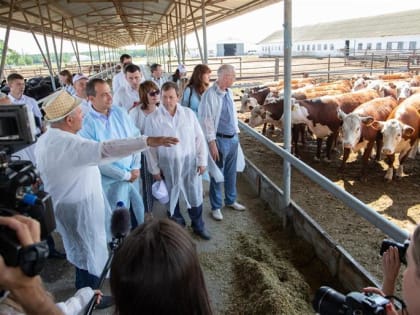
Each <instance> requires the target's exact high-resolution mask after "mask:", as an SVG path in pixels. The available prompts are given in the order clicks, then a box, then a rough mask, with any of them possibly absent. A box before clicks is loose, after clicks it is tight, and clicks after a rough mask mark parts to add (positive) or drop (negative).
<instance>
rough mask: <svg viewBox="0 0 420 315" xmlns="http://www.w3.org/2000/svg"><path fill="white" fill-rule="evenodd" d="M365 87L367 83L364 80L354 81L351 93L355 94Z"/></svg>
mask: <svg viewBox="0 0 420 315" xmlns="http://www.w3.org/2000/svg"><path fill="white" fill-rule="evenodd" d="M365 87H367V82H366V81H365V79H363V78H358V79H357V80H356V81H354V83H353V88H352V92H356V91H359V90H361V89H364V88H365Z"/></svg>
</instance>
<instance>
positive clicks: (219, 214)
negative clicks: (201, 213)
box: [211, 209, 223, 221]
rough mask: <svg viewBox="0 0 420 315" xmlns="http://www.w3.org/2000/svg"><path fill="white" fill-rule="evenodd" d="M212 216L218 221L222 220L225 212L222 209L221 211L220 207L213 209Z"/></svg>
mask: <svg viewBox="0 0 420 315" xmlns="http://www.w3.org/2000/svg"><path fill="white" fill-rule="evenodd" d="M211 216H212V217H213V219H215V220H216V221H222V220H223V214H222V211H220V209H215V210H212V211H211Z"/></svg>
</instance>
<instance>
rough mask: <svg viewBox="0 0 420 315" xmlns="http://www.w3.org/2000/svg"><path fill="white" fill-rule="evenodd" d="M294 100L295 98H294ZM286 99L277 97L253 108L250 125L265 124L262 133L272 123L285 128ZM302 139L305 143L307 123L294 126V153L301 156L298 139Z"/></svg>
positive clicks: (303, 143)
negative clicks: (284, 109) (284, 111)
mask: <svg viewBox="0 0 420 315" xmlns="http://www.w3.org/2000/svg"><path fill="white" fill-rule="evenodd" d="M292 102H294V100H293V99H292ZM283 106H284V99H283V98H280V97H279V98H277V99H272V100H271V102H268V103H266V104H264V105H257V106H255V107H254V108H253V109H252V110H251V117H250V119H249V125H250V126H251V127H252V128H255V127H258V126H260V125H262V124H264V127H263V130H262V134H263V135H265V134H266V125H267V124H272V125H274V126H276V127H278V128H283V121H282V119H283V108H284V107H283ZM299 137H300V139H301V143H302V145H305V138H306V125H305V124H297V125H293V126H292V153H294V154H295V155H297V156H299V150H298V141H299Z"/></svg>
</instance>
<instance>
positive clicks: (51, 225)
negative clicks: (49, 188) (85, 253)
mask: <svg viewBox="0 0 420 315" xmlns="http://www.w3.org/2000/svg"><path fill="white" fill-rule="evenodd" d="M32 116H33V114H32V113H31V112H29V111H28V109H27V106H26V105H10V106H6V105H2V106H0V196H1V200H0V215H1V216H12V215H15V214H21V215H25V216H29V217H32V218H34V219H36V220H37V221H38V222H39V223H40V226H41V239H43V241H41V242H39V243H36V244H33V245H31V246H25V247H22V246H21V244H20V242H19V240H18V239H17V237H16V233H15V231H13V230H11V229H9V228H7V227H5V226H0V255H1V256H2V257H3V259H4V261H5V263H6V265H8V266H20V267H21V269H22V271H23V272H24V273H25V274H26V275H27V276H35V275H37V274H39V273H40V272H41V270H42V268H43V266H44V263H45V260H46V258H47V257H48V245H47V242H46V241H45V240H44V239H45V238H46V237H47V236H48V235H49V234H50V233H51V232H52V231H53V230H54V229H55V219H54V212H53V205H52V200H51V196H50V195H49V194H48V193H46V192H44V191H43V190H42V189H40V188H39V187H40V183H41V180H40V177H39V173H38V171H37V169H36V168H35V167H34V166H33V164H32V162H30V161H22V160H16V161H12V160H11V155H12V154H13V153H14V152H16V151H18V150H21V149H23V148H25V147H27V146H28V145H30V144H32V143H33V142H34V141H36V137H35V136H34V134H35V133H34V132H35V131H34V128H33V121H32V120H33V117H32ZM31 117H32V118H31Z"/></svg>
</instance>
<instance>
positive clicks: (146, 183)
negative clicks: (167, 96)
mask: <svg viewBox="0 0 420 315" xmlns="http://www.w3.org/2000/svg"><path fill="white" fill-rule="evenodd" d="M139 96H140V103H139V104H137V105H136V106H134V107H132V108H131V109H130V111H129V112H128V114H129V116H130V117H131V119H132V120H133V121H134V124H135V125H136V127H137V128H139V130H140V132H141V134H144V122H145V120H146V117H147V116H148V115H149V114H151V113H153V112H154V111H155V110H156V108H157V106H159V100H160V91H159V88H158V86H157V85H156V83H154V82H153V81H150V80H147V81H144V82H143V83H141V84H140V87H139ZM141 165H142V169H141V171H140V177H141V182H142V196H143V203H144V211H145V212H146V214H149V215H151V213H152V208H153V196H152V184H153V176H152V174H150V173H149V171H148V170H147V161H146V156H145V154H142V155H141Z"/></svg>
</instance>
